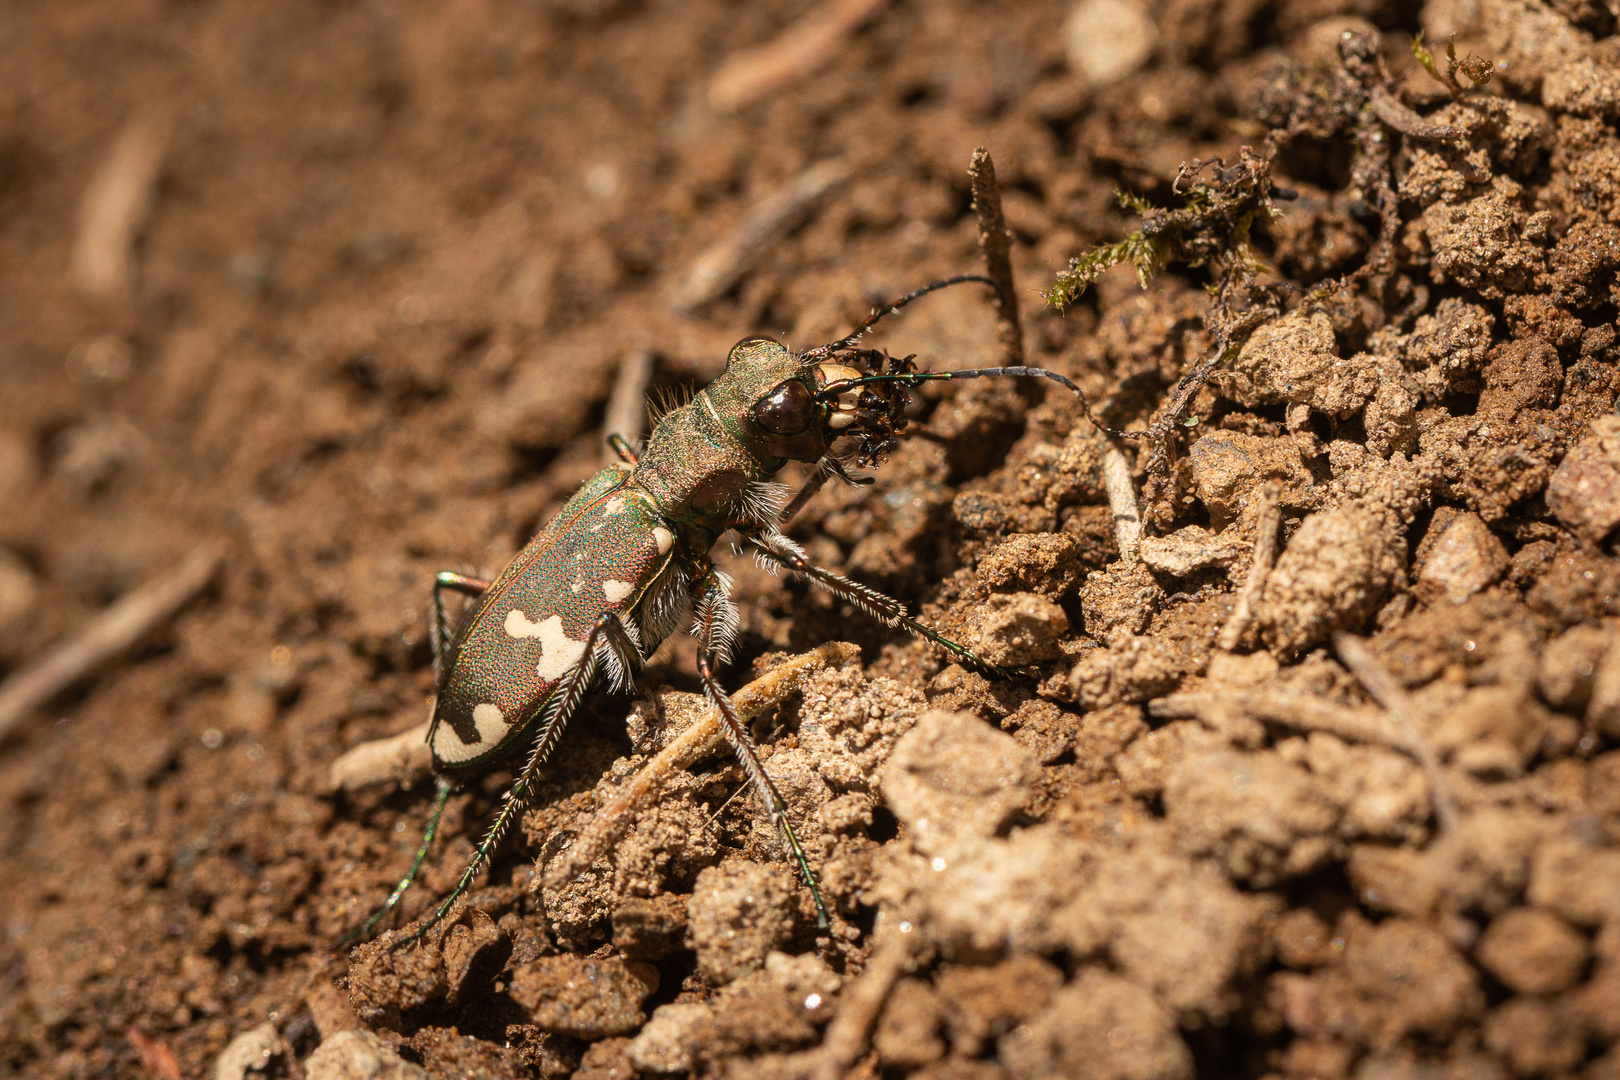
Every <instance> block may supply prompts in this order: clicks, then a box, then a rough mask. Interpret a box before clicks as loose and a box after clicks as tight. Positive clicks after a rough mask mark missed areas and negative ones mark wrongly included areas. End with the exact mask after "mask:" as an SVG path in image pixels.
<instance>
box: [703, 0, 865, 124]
mask: <svg viewBox="0 0 1620 1080" xmlns="http://www.w3.org/2000/svg"><path fill="white" fill-rule="evenodd" d="M882 6H883V0H829V2H828V3H825V4H822V5H820V6H819V7H816V8H814V9H812V10H811V11H810V12H809V13H808V14H807V15H805V16H804V18H802V19H800V20H799V21H798V22H796V23H794V24H793V25H792V26H789V27H788V28H787V29H786V30H783V31H782V32H781V33H780V34H778V35H777V36H776V37H775V38H773V39H771V41H769V42H768V43H766V44H765V45H761V46H759V47H758V48H754V49H749V50H748V51H747V52H742V53H738V54H736V55H735V56H732V57H729V58H728V59H727V60H726V62H725V63H724V64H722V65H720V70H719V71H717V72H715V73H714V76H713V78H711V79H710V80H709V105H710V106H711V107H713V108H715V109H717V110H719V111H721V112H731V111H734V110H736V109H741V108H745V107H746V106H749V105H752V104H753V103H754V102H756V101H758V100H760V99H761V98H764V97H767V96H769V95H770V94H771V93H773V92H775V91H776V90H778V89H780V88H781V87H783V86H786V85H787V84H789V83H791V82H795V81H796V80H798V79H802V78H804V77H805V76H806V75H809V74H811V73H812V72H814V71H815V70H816V69H817V68H819V67H821V65H823V64H825V63H826V62H827V61H828V60H831V59H832V58H833V57H834V56H836V55H837V54H838V50H839V49H840V48H842V47H843V44H844V39H845V38H846V37H848V36H849V35H850V34H852V33H854V32H855V31H856V30H857V29H859V28H860V25H861V24H862V23H864V22H865V21H866V20H867V19H868V18H869V17H870V16H871V14H872V13H873V12H874V11H876V10H877V9H878V8H880V7H882Z"/></svg>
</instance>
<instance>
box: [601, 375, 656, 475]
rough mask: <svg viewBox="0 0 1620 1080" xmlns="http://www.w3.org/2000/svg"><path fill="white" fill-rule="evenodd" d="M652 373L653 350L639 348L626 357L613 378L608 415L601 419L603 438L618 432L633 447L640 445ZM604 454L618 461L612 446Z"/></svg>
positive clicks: (644, 427) (613, 460) (644, 430)
mask: <svg viewBox="0 0 1620 1080" xmlns="http://www.w3.org/2000/svg"><path fill="white" fill-rule="evenodd" d="M652 375H653V354H652V351H651V350H649V349H637V350H635V351H634V352H632V353H630V354H629V355H628V356H626V357H625V358H624V362H623V363H621V364H620V365H619V374H618V377H617V378H616V379H614V381H613V396H612V397H611V398H609V399H608V407H607V415H606V416H605V417H604V418H603V420H602V437H603V439H604V440H606V439H607V438H608V437H609V436H611V435H617V436H619V437H620V438H622V439H623V440H624V441H625V442H627V443H629V444H630V445H631V446H639V445H640V444H641V436H642V435H643V433H645V432H646V430H647V384H648V383H650V382H652ZM603 453H604V454H606V456H607V460H608V461H609V462H610V463H611V462H616V461H618V460H619V455H618V454H616V453H614V452H613V448H612V447H606V448H605V449H604V450H603Z"/></svg>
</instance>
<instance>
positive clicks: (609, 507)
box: [602, 495, 624, 516]
mask: <svg viewBox="0 0 1620 1080" xmlns="http://www.w3.org/2000/svg"><path fill="white" fill-rule="evenodd" d="M623 509H624V496H623V495H615V496H613V498H611V499H609V500H608V501H607V502H605V503H603V504H602V513H603V515H604V516H605V515H607V514H617V513H618V512H619V511H620V510H623Z"/></svg>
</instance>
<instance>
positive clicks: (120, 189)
mask: <svg viewBox="0 0 1620 1080" xmlns="http://www.w3.org/2000/svg"><path fill="white" fill-rule="evenodd" d="M167 143H168V135H167V132H166V131H165V130H164V125H162V124H161V123H159V122H158V121H156V120H153V119H150V118H142V117H137V118H136V119H134V120H131V121H130V122H129V123H128V124H126V125H125V126H124V130H123V132H122V133H120V134H119V136H118V141H117V142H115V143H114V144H113V148H112V152H111V153H109V154H108V155H107V160H106V162H105V163H104V164H103V165H102V167H101V171H100V172H98V173H97V174H96V177H95V179H94V180H92V181H91V183H90V186H89V188H87V189H86V190H85V193H84V203H83V204H82V206H81V207H80V212H79V235H78V239H77V240H76V241H75V243H74V245H73V278H74V281H75V282H76V283H77V284H78V286H79V288H80V289H82V290H83V291H84V292H85V293H87V294H89V295H90V296H94V297H97V298H98V299H110V298H113V297H117V296H122V295H126V294H127V293H128V292H129V291H130V289H131V287H132V286H133V285H134V281H135V240H136V238H137V237H138V236H139V235H140V231H141V227H142V226H143V225H145V224H146V217H147V214H149V213H150V212H151V209H152V193H153V191H154V190H156V188H157V180H158V174H159V173H160V172H161V171H162V168H163V152H164V149H165V146H166V144H167Z"/></svg>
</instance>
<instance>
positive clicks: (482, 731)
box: [433, 701, 512, 762]
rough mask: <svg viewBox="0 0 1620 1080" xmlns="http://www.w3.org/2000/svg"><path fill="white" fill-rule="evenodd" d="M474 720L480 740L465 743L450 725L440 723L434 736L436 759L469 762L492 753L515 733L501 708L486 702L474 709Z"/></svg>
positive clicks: (475, 706) (459, 733)
mask: <svg viewBox="0 0 1620 1080" xmlns="http://www.w3.org/2000/svg"><path fill="white" fill-rule="evenodd" d="M472 719H473V727H475V728H477V729H478V737H477V738H476V739H474V740H473V741H472V742H467V741H465V740H464V739H463V738H462V737H461V732H459V731H457V730H456V729H455V728H454V727H452V726H451V725H449V724H440V725H439V730H438V731H436V732H434V735H433V753H434V756H436V757H437V758H438V759H439V760H440V761H449V762H458V761H466V760H468V759H469V758H475V757H478V756H479V755H480V754H485V753H488V752H489V751H491V750H493V749H494V748H495V747H496V745H497V744H498V743H499V742H500V741H501V740H502V739H503V738H505V737H506V736H507V734H508V733H509V732H510V731H511V730H512V726H511V725H510V724H508V723H507V722H506V714H505V713H503V712H501V709H500V706H498V705H492V704H490V703H489V702H487V701H485V702H480V703H479V704H477V705H474V706H473V711H472ZM447 732H448V733H449V734H446V733H447ZM452 736H454V737H453V738H452Z"/></svg>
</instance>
